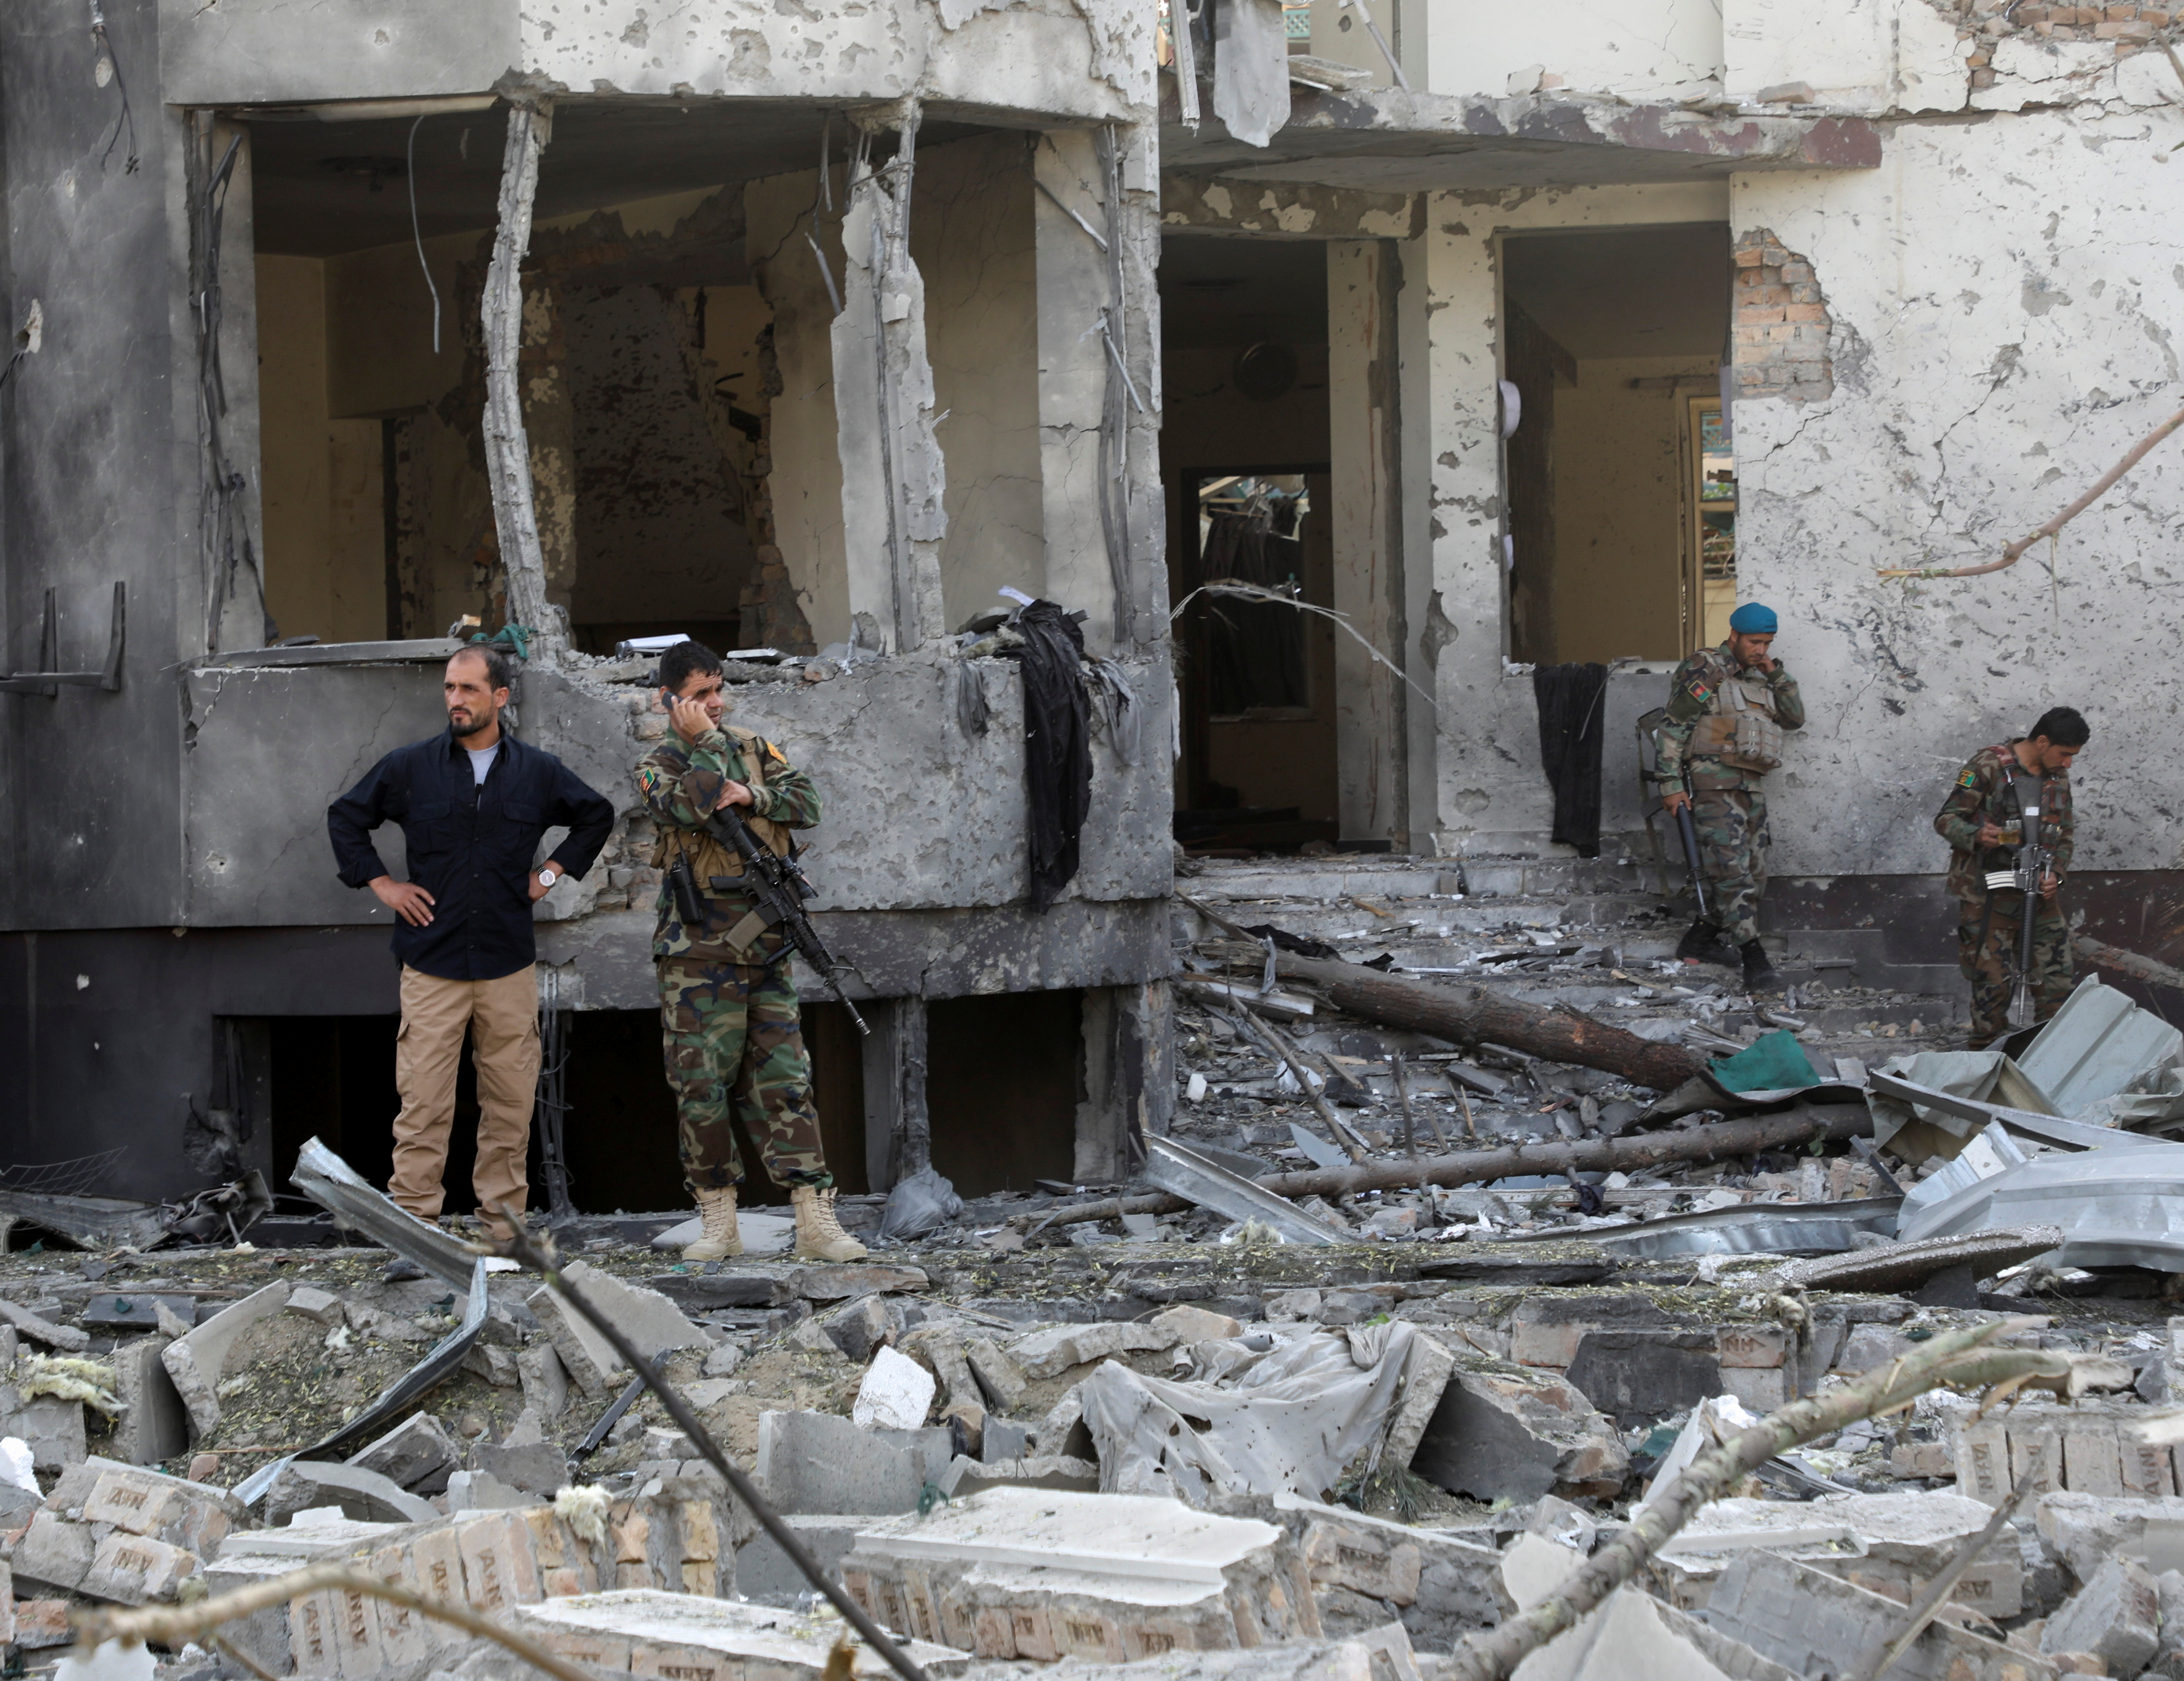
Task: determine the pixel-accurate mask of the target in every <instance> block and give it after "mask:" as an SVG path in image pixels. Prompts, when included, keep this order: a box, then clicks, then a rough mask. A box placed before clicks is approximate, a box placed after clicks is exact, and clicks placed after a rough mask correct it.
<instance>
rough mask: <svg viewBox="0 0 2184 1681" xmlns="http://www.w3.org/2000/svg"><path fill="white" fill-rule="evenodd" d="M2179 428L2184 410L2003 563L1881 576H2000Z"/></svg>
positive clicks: (1902, 569)
mask: <svg viewBox="0 0 2184 1681" xmlns="http://www.w3.org/2000/svg"><path fill="white" fill-rule="evenodd" d="M2179 426H2184V409H2178V410H2177V411H2176V413H2175V414H2173V415H2170V417H2169V418H2168V419H2167V420H2164V421H2163V422H2162V423H2161V424H2160V425H2159V426H2156V427H2155V428H2154V429H2153V431H2150V432H2148V434H2147V435H2146V436H2145V437H2142V438H2141V439H2140V440H2139V441H2138V442H2137V443H2136V444H2134V445H2132V446H2131V450H2130V453H2129V454H2126V455H2125V457H2124V458H2123V459H2122V460H2120V461H2119V462H2117V463H2116V464H2115V465H2114V466H2113V467H2111V468H2109V470H2108V471H2107V472H2105V473H2103V474H2102V475H2101V476H2100V477H2099V478H2098V479H2096V480H2095V481H2093V485H2092V488H2091V489H2090V490H2088V491H2087V493H2085V494H2084V495H2083V496H2081V497H2080V498H2078V499H2077V500H2076V501H2075V502H2073V503H2072V504H2070V506H2069V507H2068V508H2065V509H2064V510H2063V511H2062V512H2061V513H2059V514H2058V515H2056V516H2055V517H2054V518H2053V519H2052V520H2048V523H2047V524H2046V525H2044V526H2041V527H2040V529H2039V530H2037V531H2036V532H2033V533H2032V534H2031V536H2029V537H2020V538H2018V540H2017V541H2016V542H2015V543H2011V544H2010V545H2009V548H2005V549H2003V551H2002V559H1999V560H1990V561H1988V562H1987V563H1986V565H1984V566H1884V567H1882V568H1881V569H1880V576H1882V577H1884V578H1976V577H1980V576H1983V575H1985V574H1986V573H1988V572H1999V571H2002V569H2003V567H2005V566H2014V565H2016V564H2017V563H2018V561H2019V560H2020V559H2021V558H2022V557H2023V555H2024V554H2025V550H2026V549H2028V548H2031V547H2032V545H2033V544H2034V543H2037V542H2039V541H2040V539H2041V538H2042V537H2053V536H2054V535H2055V534H2056V533H2057V532H2060V531H2061V530H2062V529H2063V527H2064V526H2067V525H2069V524H2070V521H2071V520H2075V519H2076V518H2077V517H2078V515H2081V514H2082V513H2084V512H2085V511H2086V509H2088V508H2090V507H2092V505H2093V504H2095V503H2096V502H2098V501H2099V500H2100V499H2101V498H2103V496H2106V495H2107V494H2108V493H2109V489H2110V487H2113V486H2114V483H2115V481H2117V480H2118V479H2120V478H2121V477H2122V476H2124V475H2125V474H2126V473H2127V472H2129V471H2130V470H2131V469H2132V468H2133V467H2136V466H2137V465H2138V464H2139V463H2140V462H2141V461H2142V460H2143V459H2145V457H2146V452H2147V451H2148V450H2149V449H2151V448H2153V446H2154V445H2155V444H2157V443H2160V442H2161V440H2162V439H2163V438H2165V437H2168V436H2169V434H2170V433H2171V432H2173V431H2176V428H2177V427H2179Z"/></svg>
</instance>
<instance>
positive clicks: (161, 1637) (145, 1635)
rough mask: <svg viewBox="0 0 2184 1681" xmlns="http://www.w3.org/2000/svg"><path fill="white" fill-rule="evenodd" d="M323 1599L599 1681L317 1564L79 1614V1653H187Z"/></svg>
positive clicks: (437, 1609) (531, 1646)
mask: <svg viewBox="0 0 2184 1681" xmlns="http://www.w3.org/2000/svg"><path fill="white" fill-rule="evenodd" d="M319 1593H338V1594H361V1595H365V1596H366V1597H367V1598H370V1599H375V1600H387V1601H388V1602H389V1603H390V1604H393V1605H398V1606H407V1607H408V1608H409V1610H411V1611H415V1612H417V1613H418V1614H419V1615H420V1616H421V1617H431V1618H432V1620H433V1621H434V1622H436V1623H453V1624H454V1626H455V1627H456V1628H460V1629H461V1630H462V1631H463V1632H464V1633H465V1634H475V1635H476V1636H477V1637H478V1638H479V1639H482V1640H490V1641H492V1642H493V1644H494V1645H497V1646H504V1647H506V1648H507V1649H508V1650H510V1651H512V1652H514V1653H515V1655H516V1656H518V1657H520V1658H521V1659H522V1660H523V1661H524V1662H526V1663H527V1664H529V1665H531V1666H532V1667H533V1668H534V1669H542V1670H543V1671H545V1673H547V1674H549V1675H551V1676H553V1677H554V1678H555V1681H593V1678H592V1677H590V1676H588V1675H587V1674H586V1673H584V1672H583V1671H582V1669H580V1668H578V1667H577V1666H576V1665H575V1664H573V1663H571V1662H568V1661H567V1660H566V1659H564V1658H560V1657H557V1656H554V1654H553V1653H552V1652H549V1651H548V1650H546V1648H545V1647H543V1646H542V1645H539V1644H538V1642H537V1641H536V1640H532V1639H526V1638H525V1637H524V1636H523V1635H521V1634H517V1633H516V1632H515V1630H514V1629H512V1628H504V1627H503V1626H502V1625H501V1624H500V1623H496V1622H495V1621H494V1620H493V1618H492V1617H487V1616H485V1615H484V1614H483V1613H482V1612H480V1611H472V1610H471V1608H470V1607H469V1606H460V1605H451V1604H449V1603H448V1602H447V1601H446V1600H436V1599H432V1598H429V1597H427V1596H426V1595H423V1594H421V1593H419V1592H418V1591H417V1590H416V1589H415V1588H405V1587H404V1586H402V1584H399V1583H398V1582H390V1581H388V1580H387V1578H385V1577H383V1576H374V1575H371V1574H370V1573H369V1572H365V1571H362V1570H356V1569H353V1568H351V1567H349V1566H348V1565H346V1564H314V1565H311V1566H309V1567H306V1568H304V1569H302V1570H297V1571H292V1572H289V1573H288V1574H287V1575H286V1576H276V1577H273V1578H270V1579H269V1580H267V1581H264V1582H253V1583H252V1584H250V1585H249V1586H248V1587H247V1588H237V1589H236V1590H235V1591H234V1592H233V1593H231V1594H220V1595H217V1596H215V1597H214V1598H212V1599H207V1600H198V1602H197V1603H196V1604H194V1605H186V1606H164V1605H162V1606H145V1607H143V1608H142V1610H138V1611H89V1612H79V1613H77V1617H76V1634H77V1639H78V1645H79V1648H80V1650H81V1651H82V1653H83V1654H84V1656H86V1657H88V1656H90V1654H91V1652H92V1650H95V1649H96V1648H97V1647H99V1646H101V1645H104V1644H105V1643H106V1642H107V1641H109V1640H119V1641H120V1642H122V1643H123V1644H124V1645H161V1646H170V1647H180V1646H181V1645H183V1644H184V1643H185V1642H187V1641H190V1640H198V1639H206V1638H207V1637H209V1636H211V1634H212V1631H213V1630H214V1629H215V1628H220V1626H221V1625H222V1624H224V1623H234V1622H237V1621H239V1620H241V1619H242V1618H243V1617H248V1616H251V1615H252V1614H253V1613H254V1612H257V1611H270V1609H272V1607H274V1606H279V1605H286V1604H287V1602H288V1601H289V1600H292V1599H296V1598H298V1597H300V1596H301V1595H305V1594H319ZM253 1667H255V1666H254V1665H253ZM260 1673H263V1672H262V1671H261V1672H260Z"/></svg>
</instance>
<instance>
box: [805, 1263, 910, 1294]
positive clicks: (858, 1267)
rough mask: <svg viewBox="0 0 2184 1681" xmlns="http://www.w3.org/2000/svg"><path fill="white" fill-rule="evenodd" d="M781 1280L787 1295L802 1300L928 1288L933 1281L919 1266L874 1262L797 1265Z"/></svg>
mask: <svg viewBox="0 0 2184 1681" xmlns="http://www.w3.org/2000/svg"><path fill="white" fill-rule="evenodd" d="M784 1282H785V1283H786V1285H787V1288H788V1294H790V1295H792V1296H800V1297H801V1298H802V1299H803V1300H805V1301H846V1300H849V1299H850V1297H851V1296H866V1295H877V1294H885V1293H887V1292H890V1291H895V1292H900V1291H907V1290H922V1289H929V1288H930V1287H931V1285H932V1283H933V1281H932V1279H931V1278H929V1277H927V1276H926V1273H925V1270H924V1269H923V1268H922V1267H918V1266H889V1265H888V1264H887V1263H886V1262H884V1261H857V1262H853V1263H851V1264H850V1265H848V1266H799V1267H798V1268H796V1270H795V1271H794V1272H790V1273H789V1274H788V1277H787V1278H786V1280H785V1281H784Z"/></svg>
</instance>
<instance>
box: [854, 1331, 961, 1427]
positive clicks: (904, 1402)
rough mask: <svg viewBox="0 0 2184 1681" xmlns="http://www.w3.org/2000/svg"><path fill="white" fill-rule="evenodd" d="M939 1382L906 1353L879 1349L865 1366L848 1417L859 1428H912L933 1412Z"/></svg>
mask: <svg viewBox="0 0 2184 1681" xmlns="http://www.w3.org/2000/svg"><path fill="white" fill-rule="evenodd" d="M938 1389H939V1380H938V1379H937V1378H934V1376H933V1373H932V1372H928V1370H926V1368H925V1367H922V1366H920V1365H919V1364H918V1363H917V1361H914V1360H912V1359H911V1358H910V1356H909V1355H904V1354H898V1353H897V1352H896V1351H895V1350H893V1349H891V1348H883V1349H881V1350H878V1351H877V1353H875V1354H874V1355H873V1356H872V1364H871V1365H870V1366H868V1367H866V1368H865V1381H864V1382H863V1383H861V1384H860V1385H859V1386H858V1388H857V1400H856V1405H855V1407H854V1408H853V1409H852V1411H851V1412H850V1417H851V1418H852V1419H853V1420H854V1421H855V1423H856V1424H857V1425H858V1426H859V1427H860V1428H867V1429H890V1430H914V1429H916V1428H917V1427H918V1426H919V1425H921V1424H922V1423H924V1422H925V1420H926V1417H927V1416H928V1414H930V1413H931V1412H932V1411H933V1394H934V1392H935V1391H936V1390H938Z"/></svg>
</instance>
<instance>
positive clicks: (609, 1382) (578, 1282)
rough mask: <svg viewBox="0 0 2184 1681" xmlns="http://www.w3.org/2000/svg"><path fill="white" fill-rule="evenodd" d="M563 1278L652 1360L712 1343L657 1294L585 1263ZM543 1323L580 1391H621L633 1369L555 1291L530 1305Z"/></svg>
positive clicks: (574, 1264) (536, 1296)
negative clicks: (622, 1384) (669, 1352)
mask: <svg viewBox="0 0 2184 1681" xmlns="http://www.w3.org/2000/svg"><path fill="white" fill-rule="evenodd" d="M561 1276H562V1277H565V1278H566V1279H567V1280H568V1281H569V1282H570V1283H572V1284H574V1285H575V1286H576V1287H577V1289H579V1290H580V1291H582V1293H583V1295H584V1298H585V1300H588V1301H589V1302H590V1303H591V1304H592V1305H593V1306H594V1307H596V1308H598V1309H599V1310H600V1311H602V1312H603V1313H604V1314H606V1315H607V1316H609V1317H610V1318H611V1319H612V1320H613V1321H614V1322H615V1325H616V1328H617V1329H619V1330H620V1331H621V1333H622V1334H623V1335H624V1336H625V1337H627V1338H628V1339H629V1340H630V1341H631V1343H632V1344H634V1345H635V1346H636V1349H637V1351H638V1353H639V1354H641V1355H643V1356H644V1357H645V1358H646V1359H648V1360H649V1359H651V1358H653V1357H654V1356H655V1355H659V1354H662V1353H665V1352H666V1350H670V1349H685V1348H688V1347H690V1346H691V1345H692V1344H699V1343H707V1344H709V1343H710V1339H709V1338H708V1337H707V1336H706V1335H705V1332H704V1331H702V1330H700V1329H699V1328H698V1327H697V1326H695V1325H694V1324H692V1323H691V1322H690V1321H689V1320H688V1319H687V1318H685V1317H684V1316H683V1314H682V1309H680V1308H678V1307H677V1306H676V1305H675V1304H674V1303H673V1302H671V1301H670V1300H668V1299H667V1298H666V1296H664V1295H662V1294H660V1292H659V1291H657V1290H649V1289H644V1288H643V1287H642V1286H641V1285H633V1284H628V1283H623V1282H622V1281H621V1279H619V1278H617V1277H615V1276H614V1275H613V1274H612V1273H609V1272H600V1271H599V1269H597V1268H596V1267H593V1266H587V1265H586V1264H585V1263H584V1262H582V1261H571V1263H570V1264H569V1265H568V1266H565V1267H564V1268H563V1269H562V1273H561ZM525 1305H526V1306H527V1307H528V1308H529V1309H530V1310H531V1311H532V1313H534V1314H535V1315H537V1316H538V1322H539V1323H540V1324H541V1325H542V1326H543V1327H544V1328H545V1329H546V1333H547V1334H548V1335H549V1337H551V1338H552V1339H553V1343H554V1353H555V1354H557V1355H560V1357H561V1364H562V1366H563V1367H565V1368H566V1369H567V1371H568V1373H569V1375H570V1377H571V1378H573V1379H574V1380H575V1381H576V1383H577V1386H578V1387H579V1388H580V1389H582V1390H583V1392H584V1393H585V1394H588V1395H599V1394H604V1393H605V1392H606V1391H607V1390H608V1389H611V1388H616V1387H619V1383H620V1380H621V1379H622V1378H624V1377H625V1376H626V1375H627V1372H628V1370H629V1368H628V1367H626V1366H625V1365H623V1364H622V1360H621V1355H618V1354H616V1352H615V1351H614V1348H613V1345H612V1344H610V1343H609V1342H608V1341H607V1339H605V1338H604V1337H602V1336H601V1335H600V1334H599V1332H598V1331H596V1330H595V1329H593V1327H592V1326H591V1325H590V1323H589V1322H587V1321H586V1320H585V1319H584V1318H583V1317H582V1316H581V1315H580V1314H578V1313H577V1312H576V1311H575V1310H574V1309H572V1308H571V1307H570V1306H569V1305H567V1304H566V1303H565V1302H564V1301H563V1300H561V1298H560V1296H559V1295H558V1294H556V1293H555V1292H554V1290H552V1289H549V1288H545V1287H543V1286H542V1287H541V1288H540V1289H538V1290H537V1291H535V1292H533V1293H532V1295H531V1296H530V1298H529V1299H528V1300H526V1303H525Z"/></svg>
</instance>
